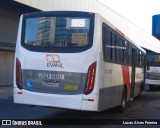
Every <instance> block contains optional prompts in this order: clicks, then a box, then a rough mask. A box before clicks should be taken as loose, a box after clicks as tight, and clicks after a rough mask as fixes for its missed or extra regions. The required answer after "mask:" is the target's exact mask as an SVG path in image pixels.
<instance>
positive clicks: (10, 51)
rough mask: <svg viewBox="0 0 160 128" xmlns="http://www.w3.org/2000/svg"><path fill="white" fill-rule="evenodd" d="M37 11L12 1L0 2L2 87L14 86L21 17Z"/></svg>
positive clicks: (0, 72)
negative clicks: (14, 67)
mask: <svg viewBox="0 0 160 128" xmlns="http://www.w3.org/2000/svg"><path fill="white" fill-rule="evenodd" d="M33 11H38V10H37V9H34V8H31V7H29V6H26V5H23V4H20V3H17V2H15V1H10V0H1V2H0V87H1V86H6V85H12V84H13V65H14V54H15V46H16V40H17V31H18V25H19V18H20V15H21V14H23V13H28V12H33Z"/></svg>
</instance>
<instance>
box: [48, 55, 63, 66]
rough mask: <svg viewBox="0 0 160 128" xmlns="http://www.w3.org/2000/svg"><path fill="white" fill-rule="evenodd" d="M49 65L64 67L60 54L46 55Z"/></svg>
mask: <svg viewBox="0 0 160 128" xmlns="http://www.w3.org/2000/svg"><path fill="white" fill-rule="evenodd" d="M46 60H47V67H55V68H63V65H62V63H61V62H60V57H59V56H58V55H50V54H47V55H46Z"/></svg>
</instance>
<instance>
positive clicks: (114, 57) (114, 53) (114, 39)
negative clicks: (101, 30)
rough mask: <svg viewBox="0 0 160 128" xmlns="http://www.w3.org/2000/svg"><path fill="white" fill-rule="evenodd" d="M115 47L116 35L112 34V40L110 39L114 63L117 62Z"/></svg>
mask: <svg viewBox="0 0 160 128" xmlns="http://www.w3.org/2000/svg"><path fill="white" fill-rule="evenodd" d="M116 45H117V35H116V34H115V33H113V39H112V47H113V49H112V60H113V61H114V62H116V61H117V48H116Z"/></svg>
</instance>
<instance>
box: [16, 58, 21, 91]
mask: <svg viewBox="0 0 160 128" xmlns="http://www.w3.org/2000/svg"><path fill="white" fill-rule="evenodd" d="M16 85H17V87H18V88H19V89H22V70H21V63H20V61H19V60H18V59H16Z"/></svg>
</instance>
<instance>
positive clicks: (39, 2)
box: [0, 0, 160, 86]
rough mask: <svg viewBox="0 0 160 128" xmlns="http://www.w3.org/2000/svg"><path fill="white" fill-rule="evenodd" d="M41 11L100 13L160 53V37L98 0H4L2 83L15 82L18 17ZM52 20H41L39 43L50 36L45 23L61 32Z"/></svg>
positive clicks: (1, 13)
mask: <svg viewBox="0 0 160 128" xmlns="http://www.w3.org/2000/svg"><path fill="white" fill-rule="evenodd" d="M39 10H43V11H59V10H68V11H69V10H74V11H86V12H95V13H99V14H101V15H102V16H103V17H106V18H107V19H108V21H109V22H110V23H112V25H114V26H115V27H116V28H118V29H120V30H121V31H122V32H123V33H125V35H126V36H128V37H130V38H131V39H132V40H133V41H134V42H137V43H139V45H140V46H141V47H143V48H145V49H148V50H150V51H154V52H160V45H159V43H160V42H159V40H157V39H156V38H154V37H153V36H152V35H150V34H148V33H146V32H144V31H143V30H142V29H140V28H139V27H137V26H136V25H134V24H133V23H131V22H130V21H128V20H127V19H125V18H124V17H122V16H120V15H119V14H118V13H116V12H114V11H112V10H111V9H110V8H108V7H106V6H105V5H103V4H102V3H100V2H99V1H98V0H13V1H11V0H1V2H0V18H1V19H0V23H1V24H0V25H1V29H0V86H1V85H10V84H12V78H13V62H14V49H15V42H16V37H17V30H18V21H19V16H20V15H21V14H23V13H28V12H35V11H39ZM50 20H51V19H41V21H40V22H39V33H38V34H37V36H36V40H39V41H38V43H42V42H40V41H41V38H42V37H43V38H45V39H46V40H49V39H50V38H49V37H50V34H49V33H48V34H47V35H43V34H42V33H41V28H42V27H45V26H44V25H46V28H45V29H46V31H47V29H48V28H53V31H55V33H56V32H57V33H58V31H57V30H56V29H55V28H54V27H55V26H52V23H51V21H50ZM119 20H120V21H121V22H122V23H123V24H124V25H123V26H121V25H120V24H119V23H118V22H117V21H119ZM44 21H45V22H46V23H45V24H43V23H42V22H44ZM52 21H54V20H52ZM47 22H48V23H47ZM64 22H65V21H64ZM53 24H55V23H53ZM47 27H48V28H47ZM56 27H57V26H56ZM60 27H61V28H62V29H63V26H62V25H61V26H59V28H60ZM128 28H129V29H128ZM53 33H54V32H53ZM32 43H33V42H32ZM46 43H47V42H46ZM37 45H38V44H37Z"/></svg>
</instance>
